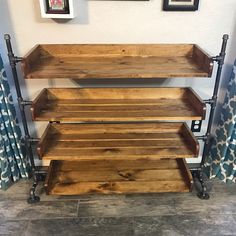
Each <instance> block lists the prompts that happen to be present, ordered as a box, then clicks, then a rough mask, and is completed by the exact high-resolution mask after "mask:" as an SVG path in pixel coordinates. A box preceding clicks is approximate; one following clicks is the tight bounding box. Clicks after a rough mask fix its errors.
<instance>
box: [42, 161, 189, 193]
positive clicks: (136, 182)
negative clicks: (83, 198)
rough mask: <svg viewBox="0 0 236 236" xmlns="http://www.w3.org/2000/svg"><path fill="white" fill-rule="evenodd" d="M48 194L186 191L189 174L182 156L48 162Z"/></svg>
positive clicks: (187, 189) (187, 190) (46, 185)
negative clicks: (161, 158)
mask: <svg viewBox="0 0 236 236" xmlns="http://www.w3.org/2000/svg"><path fill="white" fill-rule="evenodd" d="M45 187H46V192H47V194H52V195H81V194H91V193H102V194H113V193H116V194H117V193H118V194H121V193H125V194H128V193H155V192H189V191H190V190H191V187H192V176H191V173H190V171H189V170H188V167H187V165H186V162H185V160H184V159H172V160H171V159H168V160H135V161H131V160H120V161H119V160H111V161H51V162H50V166H49V170H48V175H47V178H46V182H45Z"/></svg>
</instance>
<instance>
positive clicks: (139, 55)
mask: <svg viewBox="0 0 236 236" xmlns="http://www.w3.org/2000/svg"><path fill="white" fill-rule="evenodd" d="M35 51H36V52H37V55H38V56H37V58H34V57H32V56H31V55H32V53H30V54H27V55H26V56H25V57H24V60H23V62H22V69H23V71H24V75H25V78H27V79H36V78H37V79H40V78H42V79H45V78H46V79H52V78H53V79H54V78H71V79H86V78H90V79H98V78H168V77H210V76H211V73H212V59H211V58H210V56H209V55H207V54H206V53H205V52H204V51H203V50H201V49H200V48H199V47H197V46H196V45H193V44H172V45H171V44H159V45H158V44H134V45H127V44H126V45H125V44H123V45H122V44H120V45H119V44H110V45H109V44H101V45H94V44H91V45H81V44H80V45H79V44H77V45H76V44H71V45H69V44H67V45H65V44H64V45H63V44H57V45H56V44H54V45H40V50H38V49H37V48H36V49H35ZM33 52H34V50H33ZM35 61H36V62H35Z"/></svg>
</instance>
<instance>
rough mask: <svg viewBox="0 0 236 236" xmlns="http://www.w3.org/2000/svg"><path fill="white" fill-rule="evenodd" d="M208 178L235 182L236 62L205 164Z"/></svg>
mask: <svg viewBox="0 0 236 236" xmlns="http://www.w3.org/2000/svg"><path fill="white" fill-rule="evenodd" d="M205 166H206V167H207V168H206V170H207V172H208V175H209V177H210V178H214V177H218V178H219V179H221V180H222V181H224V182H234V183H235V182H236V60H235V63H234V67H233V71H232V74H231V78H230V81H229V86H228V90H227V93H226V97H225V101H224V105H223V109H222V113H221V117H220V122H219V125H218V127H217V129H216V137H215V138H214V141H213V146H212V148H211V150H210V154H209V157H207V162H206V164H205Z"/></svg>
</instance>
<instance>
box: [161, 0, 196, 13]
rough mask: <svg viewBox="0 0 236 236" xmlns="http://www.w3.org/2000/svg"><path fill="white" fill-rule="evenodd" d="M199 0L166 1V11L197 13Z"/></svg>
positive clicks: (164, 4)
mask: <svg viewBox="0 0 236 236" xmlns="http://www.w3.org/2000/svg"><path fill="white" fill-rule="evenodd" d="M198 5H199V0H164V2H163V10H164V11H196V10H198Z"/></svg>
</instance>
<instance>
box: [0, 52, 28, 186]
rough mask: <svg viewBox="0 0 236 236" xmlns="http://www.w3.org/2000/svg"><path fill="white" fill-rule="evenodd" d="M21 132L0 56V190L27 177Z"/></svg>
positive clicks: (26, 164)
mask: <svg viewBox="0 0 236 236" xmlns="http://www.w3.org/2000/svg"><path fill="white" fill-rule="evenodd" d="M20 138H21V132H20V128H19V125H18V122H17V118H16V112H15V108H14V105H13V99H12V95H11V92H10V87H9V85H8V82H7V78H6V73H5V70H4V68H3V62H2V59H1V56H0V188H1V189H6V188H7V187H9V185H10V184H11V183H12V181H16V180H18V179H19V178H20V177H22V178H25V177H28V172H27V166H28V161H27V160H26V158H25V155H23V150H22V149H21V147H20Z"/></svg>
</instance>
